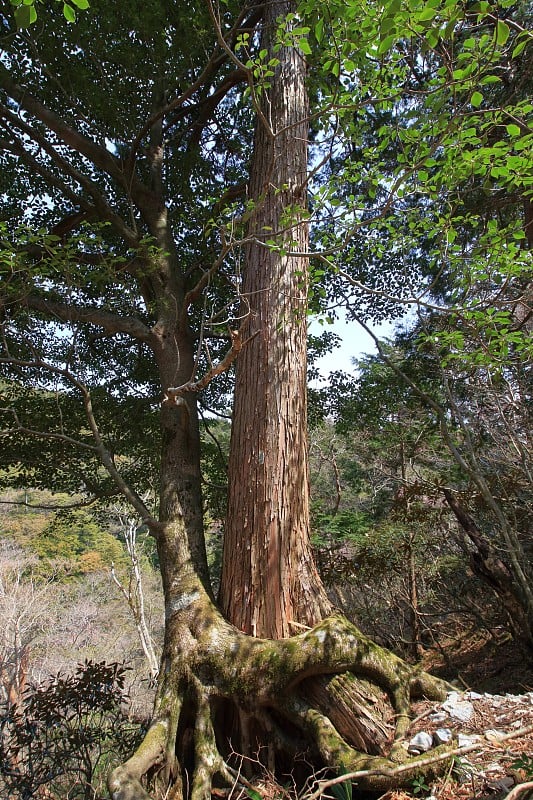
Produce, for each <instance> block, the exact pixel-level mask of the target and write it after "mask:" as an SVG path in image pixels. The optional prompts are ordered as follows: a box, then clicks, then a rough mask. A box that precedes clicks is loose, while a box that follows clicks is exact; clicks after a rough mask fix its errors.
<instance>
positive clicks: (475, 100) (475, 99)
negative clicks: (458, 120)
mask: <svg viewBox="0 0 533 800" xmlns="http://www.w3.org/2000/svg"><path fill="white" fill-rule="evenodd" d="M482 102H483V95H482V94H481V92H474V93H473V95H472V97H471V98H470V103H471V104H472V105H473V106H474V108H479V107H480V105H481V103H482Z"/></svg>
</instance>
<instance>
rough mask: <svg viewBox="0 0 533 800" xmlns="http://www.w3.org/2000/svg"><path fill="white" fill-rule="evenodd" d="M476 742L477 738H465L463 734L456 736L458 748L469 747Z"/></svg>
mask: <svg viewBox="0 0 533 800" xmlns="http://www.w3.org/2000/svg"><path fill="white" fill-rule="evenodd" d="M476 742H479V736H465V734H464V733H460V734H459V735H458V736H457V745H458V747H470V745H471V744H475V743H476Z"/></svg>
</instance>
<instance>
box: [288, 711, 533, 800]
mask: <svg viewBox="0 0 533 800" xmlns="http://www.w3.org/2000/svg"><path fill="white" fill-rule="evenodd" d="M530 733H533V725H528V726H527V727H525V728H520V730H517V731H513V732H512V733H508V734H506V735H505V736H502V737H501V738H500V739H498V743H501V742H505V741H509V740H511V739H517V738H518V737H520V736H527V735H528V734H530ZM485 744H486V742H476V743H475V744H469V745H465V746H464V747H457V748H455V749H454V750H448V751H446V752H445V753H439V754H438V755H437V756H428V757H427V758H424V759H420V760H418V759H417V762H416V766H417V767H421V768H422V767H427V766H430V765H431V764H438V763H439V762H441V761H445V760H447V759H450V758H451V757H452V756H462V755H466V753H473V752H474V751H476V750H479V749H481V748H482V747H484V746H485ZM412 769H413V764H412V763H407V764H401V765H400V766H398V767H395V768H393V769H386V768H382V769H361V770H358V771H357V772H347V773H346V774H344V775H338V776H337V777H336V778H331V779H330V780H323V781H319V782H318V789H316V790H315V791H314V792H312V793H311V794H305V795H303V796H302V798H301V800H319V798H320V797H321V796H322V794H323V793H324V790H325V789H329V788H331V787H332V786H337V785H338V784H339V783H345V782H346V781H355V782H357V780H358V779H359V778H366V777H372V776H373V775H385V776H390V777H393V776H395V775H401V774H402V773H403V772H408V771H409V770H412ZM506 800H508V798H506Z"/></svg>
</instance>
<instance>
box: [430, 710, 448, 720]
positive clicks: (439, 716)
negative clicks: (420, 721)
mask: <svg viewBox="0 0 533 800" xmlns="http://www.w3.org/2000/svg"><path fill="white" fill-rule="evenodd" d="M447 716H448V714H446V712H445V711H437V712H435V713H434V714H430V715H429V717H428V719H430V720H431V722H444V720H445V719H446V717H447Z"/></svg>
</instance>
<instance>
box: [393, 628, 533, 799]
mask: <svg viewBox="0 0 533 800" xmlns="http://www.w3.org/2000/svg"><path fill="white" fill-rule="evenodd" d="M427 662H428V663H427V664H426V666H427V667H428V668H429V669H430V670H431V671H432V672H433V673H436V674H440V675H441V676H442V677H445V678H447V679H448V680H453V682H454V684H455V685H456V686H457V691H456V692H453V693H451V694H450V695H449V696H448V698H447V700H446V702H444V703H429V702H421V703H418V704H417V705H416V706H415V707H414V713H415V718H414V720H413V723H412V725H411V730H410V733H409V743H410V747H411V750H412V751H413V752H417V751H418V752H427V755H428V757H430V756H431V750H432V749H433V747H434V746H435V744H438V743H441V742H444V741H446V740H447V739H448V737H449V738H450V739H451V740H453V741H454V742H456V745H457V754H456V757H455V759H454V763H453V765H452V767H451V768H450V770H449V771H448V773H447V774H446V775H445V776H444V777H443V778H440V779H439V780H438V781H437V782H436V783H435V784H433V785H431V786H425V785H424V784H415V785H413V789H412V791H410V792H409V793H406V792H391V793H388V794H387V795H385V796H384V797H383V798H382V800H407V798H412V797H421V798H435V800H453V798H457V799H458V800H503V798H506V800H530V799H531V798H533V670H532V668H531V664H530V663H528V662H527V660H526V659H525V658H524V655H523V653H522V652H520V651H519V650H518V649H517V648H514V647H513V646H512V645H511V644H510V643H508V642H500V643H498V642H496V641H488V642H487V641H485V640H483V639H480V640H479V641H470V642H468V644H467V646H465V643H464V642H463V643H461V645H460V646H459V647H458V648H457V650H456V651H455V650H454V648H452V647H450V648H447V649H443V650H442V652H441V654H440V657H435V655H431V654H428V659H427ZM426 748H427V749H426Z"/></svg>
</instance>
